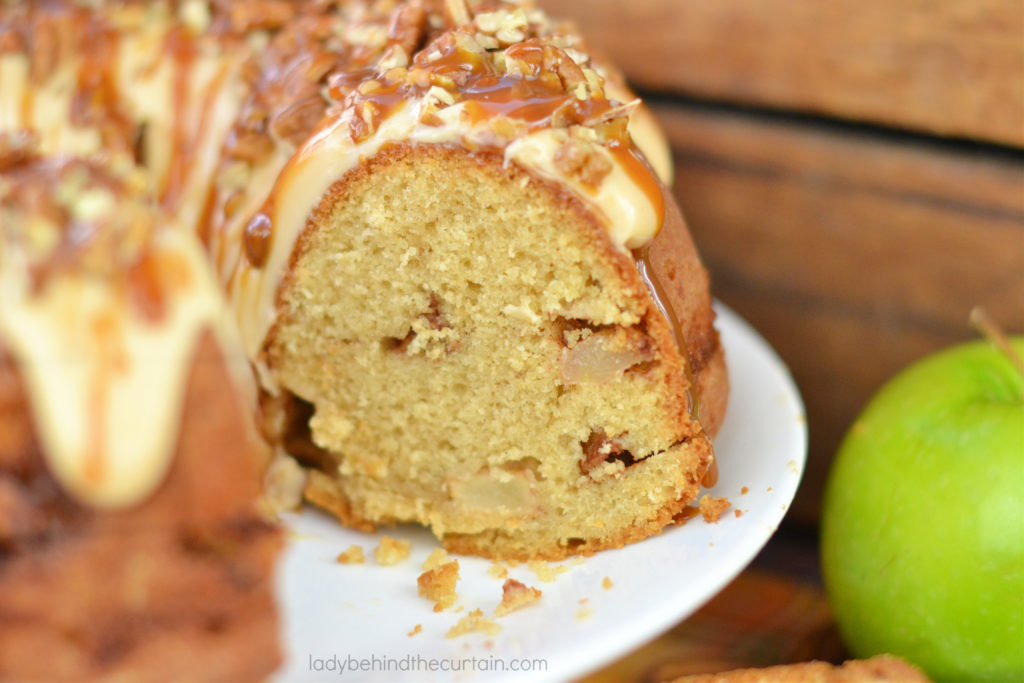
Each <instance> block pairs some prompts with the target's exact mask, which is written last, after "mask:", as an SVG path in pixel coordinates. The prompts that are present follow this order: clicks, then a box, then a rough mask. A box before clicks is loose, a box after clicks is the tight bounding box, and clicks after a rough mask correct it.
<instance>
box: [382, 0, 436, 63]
mask: <svg viewBox="0 0 1024 683" xmlns="http://www.w3.org/2000/svg"><path fill="white" fill-rule="evenodd" d="M426 29H427V12H426V10H425V9H423V6H422V5H417V4H413V3H410V4H407V5H402V6H401V7H399V8H398V9H397V10H395V12H394V13H393V15H392V17H391V25H390V26H388V45H397V46H399V47H401V48H402V49H403V50H404V51H405V54H407V55H411V54H415V53H416V52H417V50H418V49H419V47H420V45H421V44H422V41H423V36H424V35H425V33H426Z"/></svg>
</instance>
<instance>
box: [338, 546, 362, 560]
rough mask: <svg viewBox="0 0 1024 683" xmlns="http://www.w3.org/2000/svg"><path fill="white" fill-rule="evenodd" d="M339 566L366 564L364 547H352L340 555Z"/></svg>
mask: <svg viewBox="0 0 1024 683" xmlns="http://www.w3.org/2000/svg"><path fill="white" fill-rule="evenodd" d="M337 559H338V563H339V564H362V563H364V562H366V556H365V555H363V548H362V546H358V545H350V546H349V547H348V549H347V550H345V552H343V553H340V554H339V555H338V558H337Z"/></svg>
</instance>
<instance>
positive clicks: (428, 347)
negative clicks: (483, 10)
mask: <svg viewBox="0 0 1024 683" xmlns="http://www.w3.org/2000/svg"><path fill="white" fill-rule="evenodd" d="M311 226H314V227H311V228H309V229H307V232H306V234H305V235H304V236H303V238H302V241H301V243H300V247H299V251H298V253H297V255H296V256H295V257H293V261H294V268H293V270H292V273H291V274H290V276H289V278H290V279H289V280H287V281H286V282H285V283H284V286H283V288H282V290H281V294H280V297H281V304H282V307H283V308H282V310H283V315H282V316H281V318H280V320H279V322H278V324H277V325H276V327H275V329H274V330H273V331H272V333H271V335H270V338H269V341H268V345H267V348H266V354H267V362H268V363H269V364H270V365H271V367H273V368H274V369H275V371H276V373H277V377H278V381H279V383H280V385H281V387H282V389H284V390H285V391H286V392H288V393H290V394H293V395H294V396H295V397H297V398H298V399H300V400H301V401H303V402H307V403H308V404H310V405H311V406H312V409H313V415H312V419H311V420H310V423H309V424H310V428H311V431H312V439H313V441H314V442H315V444H316V446H317V447H319V448H320V449H322V450H323V452H325V456H324V457H322V458H319V459H318V460H319V462H318V469H319V471H317V472H314V475H313V477H312V479H311V483H310V489H311V498H312V499H313V500H316V501H317V502H321V503H327V507H330V508H332V509H334V510H335V511H336V512H337V511H338V510H339V509H342V508H344V510H345V512H344V514H342V516H343V517H348V519H346V520H345V521H347V522H349V523H351V524H355V525H365V524H366V523H379V522H394V521H415V522H419V523H422V524H426V525H429V526H430V527H431V528H432V529H433V530H434V532H435V533H436V534H437V535H438V536H439V537H441V538H442V539H443V540H444V541H445V543H446V545H448V546H449V547H450V548H454V549H456V550H461V551H465V552H480V551H481V549H482V548H487V550H486V554H492V555H493V554H498V555H502V556H506V557H517V556H521V557H534V556H537V555H540V556H548V557H558V556H562V555H564V554H566V553H568V552H575V551H586V550H589V549H597V548H601V547H608V546H610V545H618V544H621V543H624V542H627V541H630V540H635V539H636V538H640V537H643V536H646V535H649V534H650V533H651V530H652V527H655V526H656V527H657V528H660V527H661V526H663V525H664V524H666V523H667V522H668V521H669V520H670V519H671V517H672V515H673V514H674V513H675V512H677V511H678V510H679V509H681V508H682V507H683V506H684V505H685V504H686V503H687V502H689V501H690V500H692V499H693V498H694V497H695V496H696V494H697V491H698V489H699V480H700V477H701V475H702V473H703V471H704V469H706V468H707V466H708V464H709V463H710V459H711V455H710V446H709V444H708V441H707V438H706V437H705V436H704V434H703V432H702V431H701V430H700V427H699V425H698V424H697V422H696V421H695V420H694V419H692V418H691V417H690V414H689V396H688V391H689V387H688V386H687V384H686V379H685V372H684V368H683V361H682V360H681V358H680V357H679V354H678V352H677V351H676V348H675V343H674V341H673V339H672V336H671V331H670V329H669V327H668V324H667V323H666V322H665V321H664V319H663V318H662V317H661V316H660V314H658V313H657V311H656V309H655V305H654V302H653V300H652V299H651V298H650V296H649V294H648V293H647V291H646V289H645V287H644V285H643V283H642V281H641V280H640V279H639V276H638V275H637V273H636V271H635V268H634V266H633V262H632V259H631V258H630V256H629V254H628V252H625V251H624V250H621V249H618V248H617V247H611V245H610V242H609V241H608V238H607V236H605V235H604V234H603V231H602V229H601V228H600V226H599V224H597V223H596V222H595V221H594V220H593V217H592V216H591V215H590V214H588V213H587V212H586V211H585V210H584V209H583V208H582V205H581V204H580V203H579V201H578V200H577V199H575V198H572V197H570V196H568V195H566V194H559V192H558V191H557V190H555V189H554V186H552V185H547V184H546V183H544V182H542V181H539V180H537V179H535V178H532V177H530V176H529V175H527V174H526V173H524V172H522V171H518V170H517V169H515V168H514V167H511V168H510V167H503V166H502V164H501V158H500V157H492V158H488V157H487V156H486V155H476V156H474V155H470V154H467V153H465V152H462V151H459V150H455V149H450V148H442V147H425V146H422V147H416V146H411V145H404V146H401V147H398V146H396V147H392V148H389V149H386V150H385V151H384V152H382V153H380V154H378V155H377V156H376V157H374V158H373V159H371V160H368V162H367V163H366V164H364V165H363V166H361V167H360V168H359V169H356V170H354V171H353V172H351V173H350V174H348V175H347V176H346V177H345V178H344V179H343V180H342V181H341V182H339V183H337V184H336V185H335V186H334V187H333V188H332V190H331V192H330V193H328V196H327V197H326V198H325V200H324V202H323V203H322V204H321V206H320V208H319V209H318V211H317V212H316V213H315V214H314V218H313V220H312V221H311ZM332 500H333V504H331V503H330V502H328V501H332Z"/></svg>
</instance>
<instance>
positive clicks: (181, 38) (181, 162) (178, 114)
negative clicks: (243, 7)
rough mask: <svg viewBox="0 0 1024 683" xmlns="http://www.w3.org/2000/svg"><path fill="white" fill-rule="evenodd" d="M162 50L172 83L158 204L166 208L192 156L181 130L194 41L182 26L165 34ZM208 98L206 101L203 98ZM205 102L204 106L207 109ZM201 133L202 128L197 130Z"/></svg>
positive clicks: (180, 187) (171, 204)
mask: <svg viewBox="0 0 1024 683" xmlns="http://www.w3.org/2000/svg"><path fill="white" fill-rule="evenodd" d="M164 43H165V48H164V49H165V51H166V52H167V53H168V54H169V55H170V56H171V60H172V63H173V64H174V81H173V84H172V86H171V102H172V105H171V106H172V108H173V111H172V114H171V149H172V154H171V158H170V165H169V166H168V168H167V173H166V175H165V176H164V179H163V184H162V186H163V192H162V193H161V195H160V201H161V203H162V204H163V205H164V206H165V207H168V208H171V207H174V206H176V205H177V204H178V202H179V201H180V199H181V194H182V191H183V190H184V186H185V183H186V182H187V181H186V178H187V177H188V170H189V168H190V167H191V165H192V161H193V160H194V157H195V154H194V151H193V150H192V149H191V145H190V143H189V136H188V135H187V132H186V130H185V110H186V108H187V107H188V87H189V81H190V76H191V67H192V63H193V62H194V61H195V56H196V49H195V48H196V46H195V41H194V40H193V39H192V37H191V36H190V35H189V33H188V30H187V29H186V28H185V27H184V26H175V27H173V28H171V30H170V31H168V32H167V35H166V37H165V39H164ZM207 99H208V98H207ZM207 105H208V102H206V103H204V106H207ZM200 130H202V128H200Z"/></svg>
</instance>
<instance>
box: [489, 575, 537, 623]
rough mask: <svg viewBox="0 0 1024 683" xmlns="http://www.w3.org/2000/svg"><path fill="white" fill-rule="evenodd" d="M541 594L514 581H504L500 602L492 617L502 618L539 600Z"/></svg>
mask: <svg viewBox="0 0 1024 683" xmlns="http://www.w3.org/2000/svg"><path fill="white" fill-rule="evenodd" d="M540 596H541V592H540V591H539V590H538V589H536V588H533V587H532V586H527V585H526V584H525V583H521V582H519V581H516V580H515V579H505V583H504V584H503V585H502V587H501V602H500V603H498V606H497V607H495V608H494V616H496V617H503V616H505V615H506V614H508V613H509V612H514V611H516V610H517V609H522V608H523V607H526V606H528V605H532V604H533V603H535V602H537V601H538V600H540Z"/></svg>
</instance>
